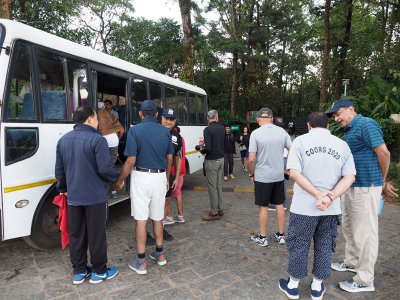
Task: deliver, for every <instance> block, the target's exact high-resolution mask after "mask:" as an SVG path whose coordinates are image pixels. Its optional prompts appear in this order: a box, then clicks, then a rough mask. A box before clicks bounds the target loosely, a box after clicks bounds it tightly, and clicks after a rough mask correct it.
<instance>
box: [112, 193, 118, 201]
mask: <svg viewBox="0 0 400 300" xmlns="http://www.w3.org/2000/svg"><path fill="white" fill-rule="evenodd" d="M111 198H112V199H114V200H117V199H119V196H118V194H117V193H115V194H114V193H111Z"/></svg>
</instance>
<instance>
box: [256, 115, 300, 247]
mask: <svg viewBox="0 0 400 300" xmlns="http://www.w3.org/2000/svg"><path fill="white" fill-rule="evenodd" d="M257 123H258V124H259V125H260V127H259V128H257V129H256V130H254V131H253V133H252V134H251V137H250V147H249V160H248V167H249V177H250V178H251V181H252V182H253V183H254V185H255V186H254V194H255V204H256V205H258V207H259V225H260V233H259V234H258V235H253V236H251V238H250V241H251V242H253V243H255V244H257V245H260V246H264V247H265V246H268V240H267V224H268V204H269V203H272V204H275V207H276V217H277V219H278V232H277V233H275V235H274V237H275V239H276V240H277V241H278V243H279V244H285V234H284V232H283V228H284V225H285V211H284V209H283V200H284V199H285V191H284V182H283V181H284V176H283V174H284V172H283V171H284V161H283V155H282V153H283V149H284V148H286V149H287V150H289V149H290V145H291V144H292V142H291V140H290V137H289V135H288V134H287V133H286V131H285V130H284V129H283V128H280V127H278V126H276V125H274V124H273V115H272V111H271V110H270V109H269V108H267V107H265V108H261V109H260V110H259V111H258V113H257Z"/></svg>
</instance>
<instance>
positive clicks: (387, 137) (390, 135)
mask: <svg viewBox="0 0 400 300" xmlns="http://www.w3.org/2000/svg"><path fill="white" fill-rule="evenodd" d="M376 121H377V122H378V123H379V125H380V126H381V128H382V133H383V139H384V141H385V143H386V146H387V148H388V149H389V151H390V154H391V161H394V162H399V159H400V139H399V137H400V124H397V123H395V122H394V121H393V120H392V119H377V120H376Z"/></svg>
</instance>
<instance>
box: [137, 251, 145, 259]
mask: <svg viewBox="0 0 400 300" xmlns="http://www.w3.org/2000/svg"><path fill="white" fill-rule="evenodd" d="M137 256H138V258H146V253H145V252H143V253H138V255H137Z"/></svg>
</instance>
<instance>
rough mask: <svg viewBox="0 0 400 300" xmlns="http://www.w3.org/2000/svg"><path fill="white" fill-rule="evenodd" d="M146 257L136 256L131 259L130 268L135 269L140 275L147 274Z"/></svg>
mask: <svg viewBox="0 0 400 300" xmlns="http://www.w3.org/2000/svg"><path fill="white" fill-rule="evenodd" d="M146 266H147V265H146V258H138V257H137V258H134V259H131V260H130V261H129V264H128V267H129V269H131V270H133V271H135V272H136V273H137V274H139V275H144V274H147V268H146Z"/></svg>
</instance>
